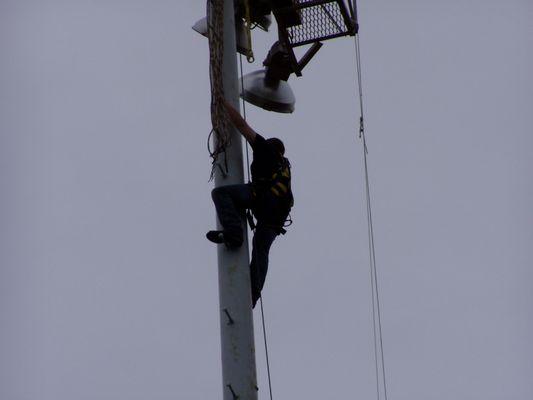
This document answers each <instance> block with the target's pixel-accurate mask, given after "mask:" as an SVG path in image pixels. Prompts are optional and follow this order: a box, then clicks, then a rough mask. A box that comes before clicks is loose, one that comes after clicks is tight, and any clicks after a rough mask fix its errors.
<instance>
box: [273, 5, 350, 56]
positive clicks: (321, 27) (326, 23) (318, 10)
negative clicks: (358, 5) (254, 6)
mask: <svg viewBox="0 0 533 400" xmlns="http://www.w3.org/2000/svg"><path fill="white" fill-rule="evenodd" d="M273 12H274V16H275V17H276V20H277V22H278V26H279V28H280V34H281V35H282V36H284V38H285V42H286V44H288V45H289V47H290V48H294V47H297V46H303V45H306V44H312V43H316V42H319V41H324V40H328V39H334V38H337V37H341V36H348V35H351V36H353V35H355V33H356V32H357V24H356V19H355V16H354V11H353V10H351V8H349V7H347V6H346V4H345V1H344V0H294V1H293V5H292V6H290V7H284V8H279V9H274V10H273ZM296 16H297V17H296Z"/></svg>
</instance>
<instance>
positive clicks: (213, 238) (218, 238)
mask: <svg viewBox="0 0 533 400" xmlns="http://www.w3.org/2000/svg"><path fill="white" fill-rule="evenodd" d="M205 237H206V238H207V240H209V241H210V242H213V243H216V244H222V243H224V244H225V245H226V246H227V247H228V248H230V249H235V248H237V247H241V245H242V241H241V242H236V241H230V240H227V239H226V237H225V235H224V231H209V232H207V233H206V234H205Z"/></svg>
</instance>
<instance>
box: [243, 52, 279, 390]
mask: <svg viewBox="0 0 533 400" xmlns="http://www.w3.org/2000/svg"><path fill="white" fill-rule="evenodd" d="M239 65H240V70H241V99H242V110H243V113H242V114H243V118H244V120H245V121H246V102H245V101H244V79H243V76H244V71H243V67H242V55H241V54H239ZM249 147H250V145H249V143H248V142H246V165H247V167H248V168H247V174H248V182H250V156H249V151H248V148H249ZM259 301H260V305H261V323H262V326H263V341H264V345H265V358H266V367H267V375H268V390H269V393H270V400H273V396H272V378H271V376H270V361H269V357H268V341H267V334H266V323H265V311H264V308H263V296H261V297H260V298H259Z"/></svg>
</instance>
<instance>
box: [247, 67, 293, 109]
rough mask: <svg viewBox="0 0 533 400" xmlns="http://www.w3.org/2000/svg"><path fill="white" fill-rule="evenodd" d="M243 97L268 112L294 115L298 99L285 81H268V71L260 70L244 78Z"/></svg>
mask: <svg viewBox="0 0 533 400" xmlns="http://www.w3.org/2000/svg"><path fill="white" fill-rule="evenodd" d="M242 84H243V87H241V97H242V98H243V99H244V100H246V101H247V102H248V103H251V104H253V105H255V106H257V107H261V108H263V109H265V110H268V111H274V112H278V113H286V114H289V113H292V112H293V111H294V104H295V102H296V99H295V98H294V93H293V92H292V89H291V87H290V85H289V84H288V83H287V82H286V81H283V80H276V79H268V78H267V70H258V71H254V72H251V73H249V74H247V75H245V76H244V77H243V78H242Z"/></svg>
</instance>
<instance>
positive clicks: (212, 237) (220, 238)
mask: <svg viewBox="0 0 533 400" xmlns="http://www.w3.org/2000/svg"><path fill="white" fill-rule="evenodd" d="M205 237H206V238H207V240H209V241H211V242H213V243H217V244H222V243H224V232H223V231H209V232H207V233H206V234H205Z"/></svg>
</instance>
